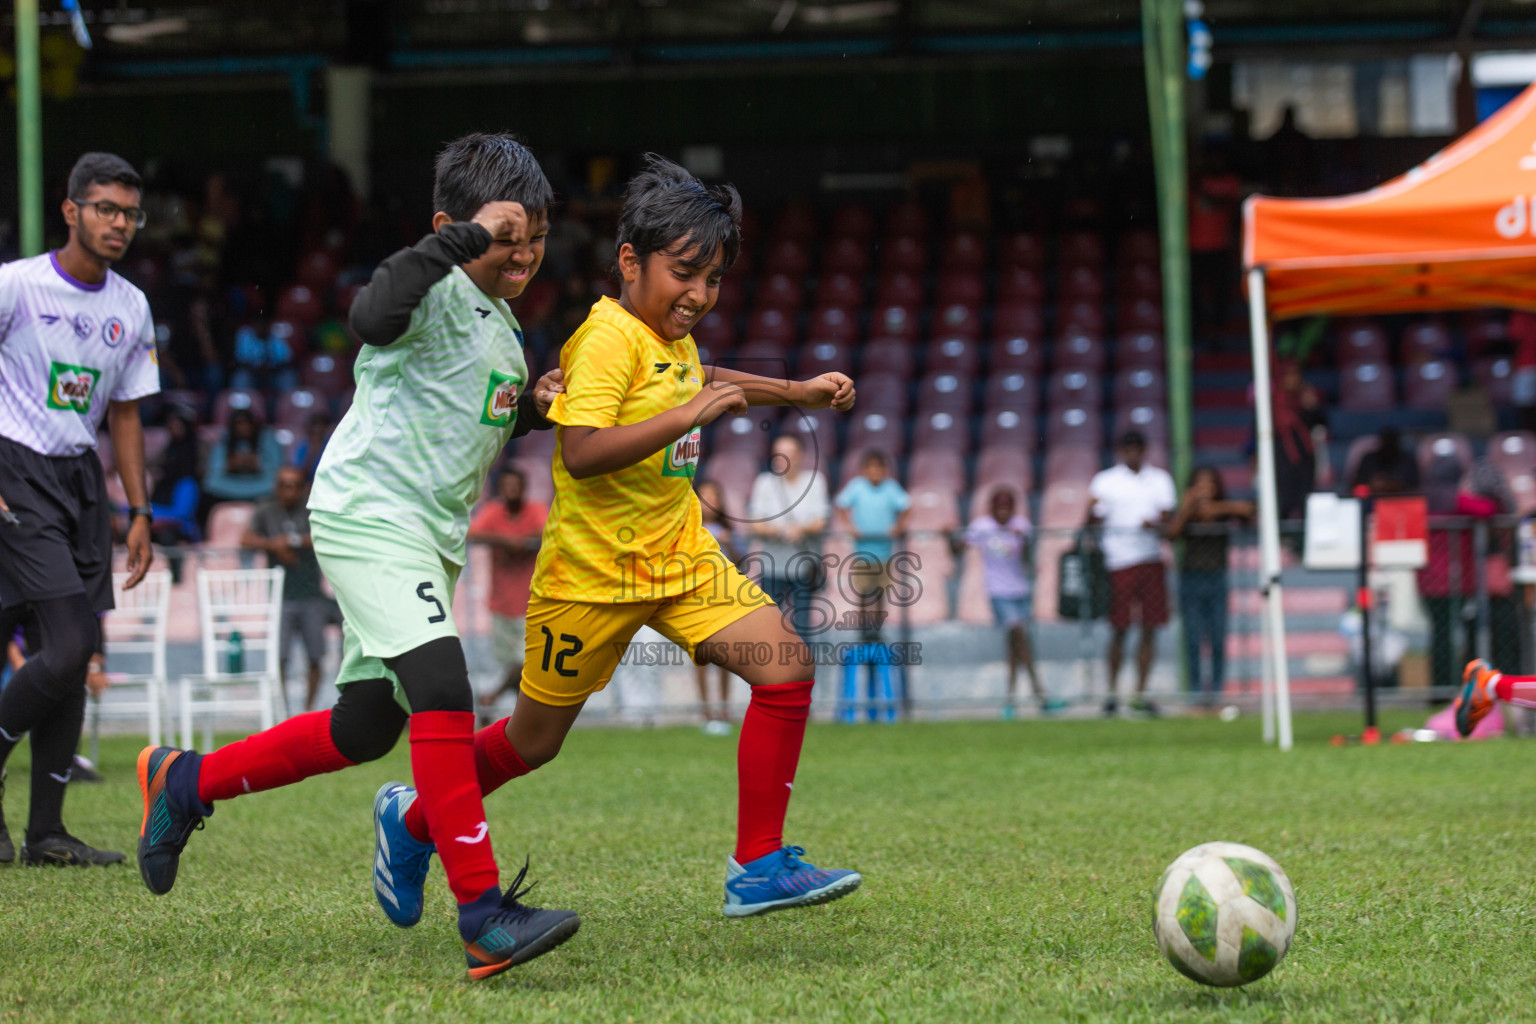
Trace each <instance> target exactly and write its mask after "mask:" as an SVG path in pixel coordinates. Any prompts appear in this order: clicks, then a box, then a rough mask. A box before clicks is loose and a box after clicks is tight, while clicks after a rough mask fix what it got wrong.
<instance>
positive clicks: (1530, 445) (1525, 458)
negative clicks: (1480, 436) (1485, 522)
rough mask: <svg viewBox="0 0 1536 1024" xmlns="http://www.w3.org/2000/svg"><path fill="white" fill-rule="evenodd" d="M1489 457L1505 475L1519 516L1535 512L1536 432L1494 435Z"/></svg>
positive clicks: (1515, 431)
mask: <svg viewBox="0 0 1536 1024" xmlns="http://www.w3.org/2000/svg"><path fill="white" fill-rule="evenodd" d="M1488 458H1489V459H1491V460H1492V461H1493V464H1494V465H1495V466H1498V467H1499V471H1500V472H1501V473H1503V474H1504V480H1505V482H1506V483H1508V484H1509V489H1510V491H1512V492H1513V493H1514V496H1515V506H1516V511H1517V512H1518V513H1519V514H1520V515H1530V514H1531V513H1532V512H1536V434H1532V433H1531V432H1530V431H1528V430H1513V431H1510V432H1508V433H1505V434H1495V435H1493V438H1492V439H1491V440H1490V441H1489V442H1488Z"/></svg>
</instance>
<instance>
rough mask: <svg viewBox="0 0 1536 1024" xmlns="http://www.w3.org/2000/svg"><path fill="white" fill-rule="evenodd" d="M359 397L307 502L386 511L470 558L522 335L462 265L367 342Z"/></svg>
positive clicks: (507, 429)
mask: <svg viewBox="0 0 1536 1024" xmlns="http://www.w3.org/2000/svg"><path fill="white" fill-rule="evenodd" d="M353 374H354V376H355V377H356V380H357V394H356V395H355V397H354V398H353V402H352V408H351V409H349V410H348V411H347V414H346V415H345V416H344V417H342V420H341V423H340V424H339V425H338V426H337V427H336V432H335V434H333V435H332V437H331V440H330V443H329V444H327V445H326V447H325V454H324V455H323V456H322V457H321V459H320V465H319V467H318V468H317V469H316V471H315V484H314V488H313V490H312V491H311V493H310V498H309V507H310V508H311V509H316V510H319V511H322V512H332V513H337V514H340V515H348V516H365V517H370V518H376V519H384V520H388V521H389V522H392V523H394V524H396V525H397V526H400V527H403V528H405V529H408V530H411V531H413V532H419V534H420V535H421V536H423V537H425V538H427V539H429V540H430V541H431V543H432V544H433V545H434V546H435V547H436V548H437V550H438V551H439V552H440V553H441V554H442V556H443V557H444V558H445V559H448V560H449V561H452V562H454V563H455V564H458V565H463V564H464V559H465V550H466V549H465V539H466V536H467V535H468V532H469V512H470V509H471V508H473V507H474V504H475V502H476V501H477V500H478V499H479V497H480V492H481V489H482V488H483V487H484V486H485V476H486V473H487V472H488V471H489V470H490V468H491V463H492V462H494V461H495V460H496V456H497V455H498V454H499V453H500V452H501V449H502V447H503V446H505V445H506V443H507V439H508V438H509V437H511V435H512V426H513V423H514V422H515V420H516V418H517V399H518V396H519V395H521V394H522V392H523V388H524V385H525V384H526V382H527V378H528V366H527V363H526V362H524V360H523V332H522V330H521V329H520V328H519V327H518V324H517V318H516V317H514V316H513V315H512V311H511V310H510V309H509V308H508V307H507V304H506V303H505V302H504V301H502V300H501V299H495V298H491V297H490V296H488V295H486V294H485V293H484V292H482V291H481V290H480V289H479V288H477V287H475V285H474V283H473V282H472V281H470V279H469V276H468V275H467V274H465V273H464V270H463V269H462V268H461V267H454V268H453V270H452V271H450V272H449V274H448V276H447V277H444V278H443V279H442V280H441V281H438V282H437V283H436V284H435V285H433V286H432V289H431V290H430V291H428V292H427V294H426V296H425V297H424V298H423V299H422V300H421V303H420V304H419V305H418V306H417V307H416V310H415V312H414V313H412V314H411V321H410V326H409V327H407V328H406V331H405V333H404V334H403V335H401V336H400V338H399V339H397V340H396V341H394V342H393V343H391V344H389V345H384V346H376V345H364V346H363V350H362V352H361V353H359V354H358V357H357V364H356V367H355V368H354V370H353Z"/></svg>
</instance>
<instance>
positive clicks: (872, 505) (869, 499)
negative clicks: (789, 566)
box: [833, 452, 912, 639]
mask: <svg viewBox="0 0 1536 1024" xmlns="http://www.w3.org/2000/svg"><path fill="white" fill-rule="evenodd" d="M859 468H860V473H861V475H860V476H856V477H854V478H853V479H852V480H850V481H848V483H847V485H846V486H845V487H844V488H843V489H842V490H841V491H839V492H838V495H837V499H836V500H835V501H834V502H833V504H834V505H835V506H837V523H838V526H839V528H841V529H844V530H851V531H852V532H853V549H854V557H855V558H857V557H858V556H859V555H864V556H865V557H866V558H867V559H869V560H870V561H873V562H874V563H875V565H876V569H875V571H874V572H859V573H855V574H854V575H855V578H853V579H851V580H850V583H851V584H852V586H853V589H854V592H855V593H856V594H858V596H859V599H860V600H859V608H860V611H863V612H866V613H868V612H870V611H871V610H873V613H874V617H873V618H872V619H871V618H868V617H866V618H865V620H864V628H865V631H866V632H867V633H869V634H872V635H870V636H869V637H868V639H876V638H877V637H878V635H879V632H880V626H881V625H882V624H883V623H884V619H885V615H884V611H883V598H884V594H885V587H886V584H887V583H889V582H890V561H891V555H892V553H893V551H892V538H893V537H897V536H900V535H902V534H905V533H906V532H907V511H908V510H909V509H910V508H911V507H912V499H911V498H909V497H908V496H907V492H906V491H905V490H903V489H902V486H901V484H899V483H897V482H896V481H895V480H893V479H891V477H890V476H889V464H888V463H887V462H886V458H885V455H884V454H883V453H882V452H867V453H865V455H864V461H863V462H862V464H861V465H860V467H859ZM855 564H857V563H855ZM858 577H862V579H861V578H858Z"/></svg>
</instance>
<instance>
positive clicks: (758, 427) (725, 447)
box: [705, 405, 779, 461]
mask: <svg viewBox="0 0 1536 1024" xmlns="http://www.w3.org/2000/svg"><path fill="white" fill-rule="evenodd" d="M778 418H779V417H778V410H777V409H776V408H775V407H774V406H771V405H756V406H753V407H752V408H750V409H748V410H747V413H746V415H744V416H722V417H720V418H719V419H718V420H716V421H715V422H714V423H713V424H712V426H713V427H714V433H713V434H712V435H711V436H710V438H709V444H708V446H707V447H706V448H705V451H712V452H745V453H747V454H749V455H751V456H752V457H753V458H754V459H757V460H759V461H761V460H762V459H764V458H766V457H767V455H768V442H769V440H770V438H771V437H772V436H773V428H774V424H775V422H776V421H777V420H778Z"/></svg>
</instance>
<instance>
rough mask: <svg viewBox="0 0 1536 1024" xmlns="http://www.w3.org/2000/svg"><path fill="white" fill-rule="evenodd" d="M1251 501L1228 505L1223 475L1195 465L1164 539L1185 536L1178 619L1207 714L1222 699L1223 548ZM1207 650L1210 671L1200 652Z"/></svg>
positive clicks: (1194, 686) (1247, 515) (1193, 685)
mask: <svg viewBox="0 0 1536 1024" xmlns="http://www.w3.org/2000/svg"><path fill="white" fill-rule="evenodd" d="M1253 514H1254V506H1253V503H1252V502H1249V501H1228V500H1227V494H1226V489H1225V488H1224V487H1223V486H1222V483H1221V474H1220V473H1218V472H1217V471H1216V469H1215V467H1213V466H1198V467H1196V468H1195V470H1194V472H1192V473H1191V474H1190V475H1189V487H1188V488H1187V489H1186V490H1185V491H1184V499H1183V501H1181V502H1180V503H1179V509H1178V511H1177V512H1175V513H1174V515H1173V520H1172V521H1171V522H1169V524H1168V536H1169V537H1173V538H1183V540H1184V562H1183V564H1182V565H1180V566H1179V616H1180V617H1181V618H1182V619H1183V620H1184V648H1185V651H1186V653H1187V655H1188V658H1187V661H1188V664H1189V688H1190V690H1191V691H1192V692H1193V693H1194V694H1195V700H1196V703H1197V706H1198V707H1200V708H1201V709H1203V710H1209V709H1210V708H1211V707H1213V706H1214V705H1215V704H1216V701H1217V699H1218V698H1219V697H1220V696H1221V686H1222V683H1223V682H1224V681H1225V672H1226V653H1227V595H1228V588H1227V548H1228V547H1229V545H1230V544H1231V539H1232V537H1231V531H1232V528H1233V527H1234V526H1236V525H1237V524H1239V523H1242V522H1243V521H1245V520H1248V519H1252V518H1253ZM1207 648H1208V649H1209V650H1210V652H1211V654H1210V658H1211V661H1210V671H1209V672H1204V671H1202V669H1203V666H1202V658H1201V652H1202V651H1203V650H1205V649H1207Z"/></svg>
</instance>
